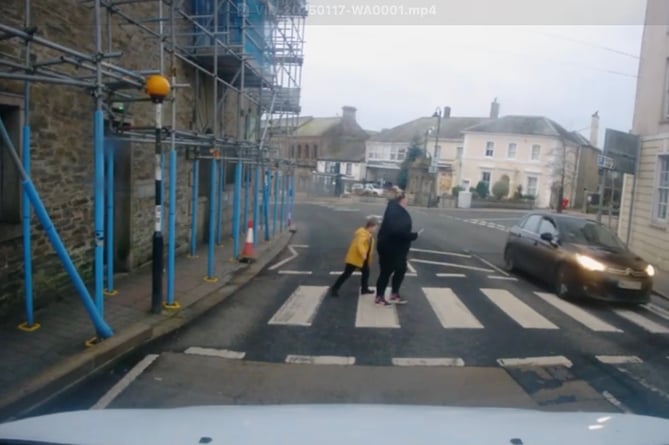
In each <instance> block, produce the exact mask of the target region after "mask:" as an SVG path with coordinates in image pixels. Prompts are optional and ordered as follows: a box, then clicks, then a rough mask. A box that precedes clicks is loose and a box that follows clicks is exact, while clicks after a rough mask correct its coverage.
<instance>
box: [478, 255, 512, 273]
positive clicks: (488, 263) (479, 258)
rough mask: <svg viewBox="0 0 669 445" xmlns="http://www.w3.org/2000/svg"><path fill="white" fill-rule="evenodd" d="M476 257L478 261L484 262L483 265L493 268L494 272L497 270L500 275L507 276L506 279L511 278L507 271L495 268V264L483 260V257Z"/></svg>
mask: <svg viewBox="0 0 669 445" xmlns="http://www.w3.org/2000/svg"><path fill="white" fill-rule="evenodd" d="M475 256H476V259H477V260H479V261H480V262H482V263H483V264H485V265H486V266H490V267H491V268H493V269H494V270H496V271H497V272H498V273H500V274H502V275H504V276H506V277H509V276H511V275H509V273H508V272H506V271H504V270H502V269H500V268H499V267H497V266H495V265H494V264H492V263H491V262H490V261H488V260H486V259H485V258H482V257H480V256H478V255H475Z"/></svg>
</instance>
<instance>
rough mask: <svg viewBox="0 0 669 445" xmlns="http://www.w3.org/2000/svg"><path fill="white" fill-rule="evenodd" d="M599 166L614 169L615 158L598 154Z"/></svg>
mask: <svg viewBox="0 0 669 445" xmlns="http://www.w3.org/2000/svg"><path fill="white" fill-rule="evenodd" d="M597 167H599V168H605V169H608V170H611V169H613V158H610V157H608V156H604V155H599V156H597Z"/></svg>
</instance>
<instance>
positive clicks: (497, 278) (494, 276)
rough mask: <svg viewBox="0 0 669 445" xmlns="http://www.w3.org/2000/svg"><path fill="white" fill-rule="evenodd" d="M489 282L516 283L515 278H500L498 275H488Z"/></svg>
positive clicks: (516, 279)
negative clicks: (503, 281)
mask: <svg viewBox="0 0 669 445" xmlns="http://www.w3.org/2000/svg"><path fill="white" fill-rule="evenodd" d="M488 278H489V279H491V280H505V281H518V278H516V277H500V276H499V275H488Z"/></svg>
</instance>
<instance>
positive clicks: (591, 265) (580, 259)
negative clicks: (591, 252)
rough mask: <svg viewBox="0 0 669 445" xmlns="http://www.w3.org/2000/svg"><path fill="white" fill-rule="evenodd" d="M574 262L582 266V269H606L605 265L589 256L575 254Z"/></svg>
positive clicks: (600, 270)
mask: <svg viewBox="0 0 669 445" xmlns="http://www.w3.org/2000/svg"><path fill="white" fill-rule="evenodd" d="M576 262H577V263H578V264H579V265H580V266H581V267H583V268H584V269H587V270H591V271H597V272H604V271H605V270H606V266H604V265H603V264H602V263H600V262H599V261H597V260H595V259H593V258H590V257H589V256H585V255H581V254H576Z"/></svg>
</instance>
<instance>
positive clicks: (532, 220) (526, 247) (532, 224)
mask: <svg viewBox="0 0 669 445" xmlns="http://www.w3.org/2000/svg"><path fill="white" fill-rule="evenodd" d="M540 222H541V215H537V214H532V215H529V216H528V217H527V218H526V219H525V220H524V221H523V222H521V226H520V230H519V232H518V235H517V238H516V241H515V243H514V244H515V245H516V251H515V253H514V262H515V263H516V264H517V265H518V267H519V268H520V269H522V270H524V271H526V272H529V273H535V272H534V269H535V264H533V263H532V259H531V255H532V252H531V250H532V247H533V245H534V241H535V240H536V238H537V231H538V230H539V223H540Z"/></svg>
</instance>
